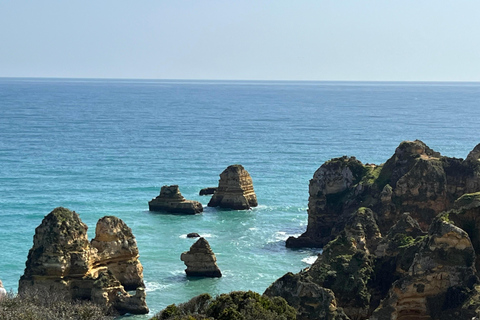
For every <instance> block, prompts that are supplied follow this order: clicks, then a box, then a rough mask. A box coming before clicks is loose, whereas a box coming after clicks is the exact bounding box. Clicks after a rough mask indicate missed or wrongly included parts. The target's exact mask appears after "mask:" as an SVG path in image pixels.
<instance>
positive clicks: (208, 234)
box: [178, 233, 215, 239]
mask: <svg viewBox="0 0 480 320" xmlns="http://www.w3.org/2000/svg"><path fill="white" fill-rule="evenodd" d="M178 237H179V238H182V239H187V234H186V233H185V234H181V235H179V236H178ZM200 237H202V238H215V236H214V235H212V234H211V233H205V234H200ZM192 239H197V238H192Z"/></svg>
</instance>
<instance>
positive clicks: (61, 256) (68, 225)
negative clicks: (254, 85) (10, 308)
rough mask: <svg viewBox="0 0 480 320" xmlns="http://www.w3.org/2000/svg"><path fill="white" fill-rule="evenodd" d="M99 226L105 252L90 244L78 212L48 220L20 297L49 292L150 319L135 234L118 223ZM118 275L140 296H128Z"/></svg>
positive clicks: (60, 211) (38, 233) (62, 211)
mask: <svg viewBox="0 0 480 320" xmlns="http://www.w3.org/2000/svg"><path fill="white" fill-rule="evenodd" d="M99 226H100V230H97V237H98V239H97V240H96V241H95V243H96V245H97V246H98V247H99V248H100V251H99V250H97V248H96V247H95V246H93V245H92V244H90V242H89V241H88V238H87V229H88V228H87V226H86V225H85V224H84V223H83V222H82V221H81V220H80V217H79V215H78V214H77V213H75V212H74V211H70V210H68V209H66V208H61V207H59V208H56V209H54V210H53V211H52V212H50V213H49V214H48V215H47V216H45V218H44V219H43V221H42V223H41V224H40V225H39V226H38V227H37V228H36V230H35V235H34V237H33V247H32V248H31V249H30V251H29V253H28V259H27V262H26V268H25V272H24V274H23V276H22V277H21V278H20V281H19V289H18V290H19V293H22V292H24V291H26V290H28V289H29V288H44V289H47V290H54V291H58V292H62V293H63V294H64V295H65V296H66V297H70V298H72V299H87V300H92V301H93V302H95V303H99V304H101V305H103V306H105V307H106V308H108V309H114V310H116V311H118V312H120V313H122V314H123V313H127V312H129V313H140V314H144V313H148V307H147V305H146V302H145V294H144V293H145V292H144V290H143V286H144V285H143V275H142V273H141V265H140V262H139V261H138V260H137V258H138V248H136V242H135V239H134V237H133V235H132V234H131V230H130V228H128V227H127V226H126V225H125V224H124V223H123V221H121V220H120V219H118V218H114V217H106V218H104V219H101V222H99ZM127 252H128V253H127ZM122 265H124V266H129V265H134V266H135V268H133V269H132V268H128V267H127V268H123V267H119V266H122ZM122 272H125V273H126V274H121V273H122ZM115 273H116V274H118V275H119V276H120V278H121V279H122V281H124V283H125V285H126V286H127V287H129V289H137V294H136V295H135V296H131V295H130V294H128V293H127V292H126V290H125V287H124V286H123V285H122V283H121V281H119V279H117V278H116V277H115ZM131 280H133V281H131Z"/></svg>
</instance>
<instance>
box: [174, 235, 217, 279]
mask: <svg viewBox="0 0 480 320" xmlns="http://www.w3.org/2000/svg"><path fill="white" fill-rule="evenodd" d="M180 260H182V261H183V262H184V263H185V265H186V266H187V269H185V272H186V274H187V276H192V277H212V278H215V277H221V276H222V273H221V272H220V269H219V268H218V266H217V263H216V262H217V258H216V257H215V254H214V253H213V251H212V249H211V248H210V244H209V243H208V241H207V240H205V238H200V239H198V240H197V242H195V243H194V244H193V245H192V246H191V247H190V250H189V251H187V252H184V253H182V255H181V256H180Z"/></svg>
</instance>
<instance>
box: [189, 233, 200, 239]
mask: <svg viewBox="0 0 480 320" xmlns="http://www.w3.org/2000/svg"><path fill="white" fill-rule="evenodd" d="M187 238H200V235H199V234H198V233H196V232H190V233H188V234H187Z"/></svg>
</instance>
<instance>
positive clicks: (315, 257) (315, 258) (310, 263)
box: [302, 256, 318, 265]
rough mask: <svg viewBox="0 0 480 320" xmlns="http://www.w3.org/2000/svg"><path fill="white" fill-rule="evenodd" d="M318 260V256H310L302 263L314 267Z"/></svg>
mask: <svg viewBox="0 0 480 320" xmlns="http://www.w3.org/2000/svg"><path fill="white" fill-rule="evenodd" d="M317 259H318V256H309V257H306V258H303V259H302V262H304V263H306V264H309V265H312V264H313V263H314V262H315V261H317Z"/></svg>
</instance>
